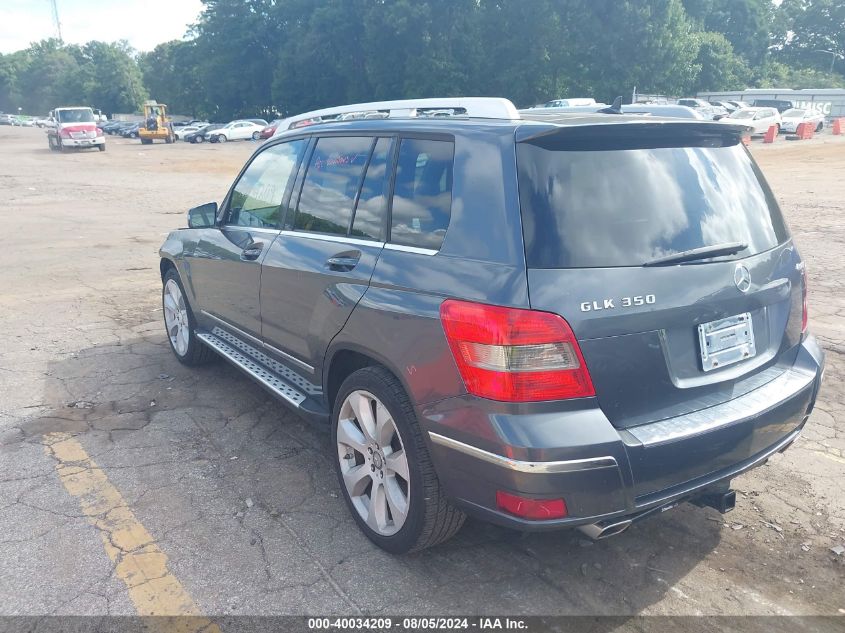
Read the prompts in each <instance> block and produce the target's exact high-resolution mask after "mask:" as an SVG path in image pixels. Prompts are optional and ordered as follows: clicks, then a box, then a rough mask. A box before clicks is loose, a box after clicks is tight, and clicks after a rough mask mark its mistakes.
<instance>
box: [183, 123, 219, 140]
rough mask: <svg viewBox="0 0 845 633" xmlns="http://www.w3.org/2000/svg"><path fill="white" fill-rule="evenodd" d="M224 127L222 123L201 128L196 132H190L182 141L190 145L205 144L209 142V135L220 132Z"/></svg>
mask: <svg viewBox="0 0 845 633" xmlns="http://www.w3.org/2000/svg"><path fill="white" fill-rule="evenodd" d="M222 127H223V124H222V123H210V124H209V125H206V126H204V127H201V128H200V129H198V130H196V131H195V132H188V133H187V134H185V136H184V137H183V138H182V140H183V141H186V142H188V143H203V142H204V141H206V140H208V135H209V134H211V133H212V132H213V131H214V130H219V129H220V128H222Z"/></svg>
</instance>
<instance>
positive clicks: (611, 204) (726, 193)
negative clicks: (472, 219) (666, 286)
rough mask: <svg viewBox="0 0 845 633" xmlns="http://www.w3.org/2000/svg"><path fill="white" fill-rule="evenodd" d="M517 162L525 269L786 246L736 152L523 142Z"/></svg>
mask: <svg viewBox="0 0 845 633" xmlns="http://www.w3.org/2000/svg"><path fill="white" fill-rule="evenodd" d="M693 145H695V143H693ZM699 145H701V144H699ZM705 145H706V144H705ZM628 147H630V145H629V146H628ZM517 161H518V169H519V197H520V205H521V208H522V218H523V232H524V237H525V251H526V257H527V260H528V265H529V267H533V268H591V267H610V266H640V265H642V264H643V263H645V262H647V261H649V260H652V259H655V258H657V257H661V256H664V255H671V254H674V253H678V252H681V251H686V250H689V249H694V248H699V247H704V246H714V245H717V244H725V243H728V242H742V243H745V244H747V245H748V248H747V249H746V250H743V251H740V252H739V253H737V255H735V256H733V258H734V259H736V258H741V257H747V256H749V255H753V254H755V253H760V252H762V251H765V250H768V249H770V248H773V247H774V246H776V245H777V244H779V243H781V242H783V241H784V240H786V239H787V238H788V231H787V229H786V226H785V224H784V221H783V217H782V216H781V213H780V209H779V208H778V206H777V203H776V202H775V200H774V197H773V195H772V192H771V190H770V189H769V187H768V185H766V183H765V180H763V177H762V174H761V173H760V171H759V169H758V168H757V167H756V165H755V164H754V163H753V161H752V160H751V158H750V157H749V155H748V154H747V152H746V151H745V150H744V148H743V147H742V146H741V145H738V144H732V145H728V146H724V147H722V146H714V147H710V146H694V147H672V146H670V147H665V146H663V147H646V148H643V149H637V148H627V147H626V149H613V148H612V147H611V148H608V149H601V150H597V151H590V150H588V149H585V147H584V146H582V145H579V146H577V149H566V148H563V149H559V148H550V147H548V146H546V147H539V146H537V145H533V144H529V143H519V144H518V145H517Z"/></svg>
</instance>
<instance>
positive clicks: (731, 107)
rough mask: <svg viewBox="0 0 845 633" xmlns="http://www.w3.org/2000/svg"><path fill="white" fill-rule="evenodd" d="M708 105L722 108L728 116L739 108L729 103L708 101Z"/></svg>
mask: <svg viewBox="0 0 845 633" xmlns="http://www.w3.org/2000/svg"><path fill="white" fill-rule="evenodd" d="M709 103H710V105H712V106H713V107H716V108H724V109H725V111H726V112H727V113H728V114H730V113H731V112H733V111H734V110H738V109H739V106H738V105H736V104H734V103H733V102H731V101H710V102H709Z"/></svg>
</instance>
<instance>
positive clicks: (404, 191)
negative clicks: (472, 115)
mask: <svg viewBox="0 0 845 633" xmlns="http://www.w3.org/2000/svg"><path fill="white" fill-rule="evenodd" d="M454 157H455V143H454V142H453V141H435V140H425V139H413V138H405V139H402V141H401V143H400V145H399V158H398V161H397V164H396V184H395V186H394V190H393V206H392V214H391V225H390V241H391V242H393V243H395V244H402V245H404V246H415V247H419V248H427V249H434V250H437V249H439V248H440V245H441V244H442V243H443V238H444V237H446V229H448V228H449V220H450V219H451V215H452V164H453V162H454Z"/></svg>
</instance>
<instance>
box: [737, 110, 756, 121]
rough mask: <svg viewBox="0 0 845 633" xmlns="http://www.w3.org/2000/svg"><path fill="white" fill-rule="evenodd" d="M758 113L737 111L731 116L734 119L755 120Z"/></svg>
mask: <svg viewBox="0 0 845 633" xmlns="http://www.w3.org/2000/svg"><path fill="white" fill-rule="evenodd" d="M755 114H756V112H754V111H753V110H737V111H736V112H734V113H733V114H732V115H731V118H732V119H753V118H754V115H755Z"/></svg>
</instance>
